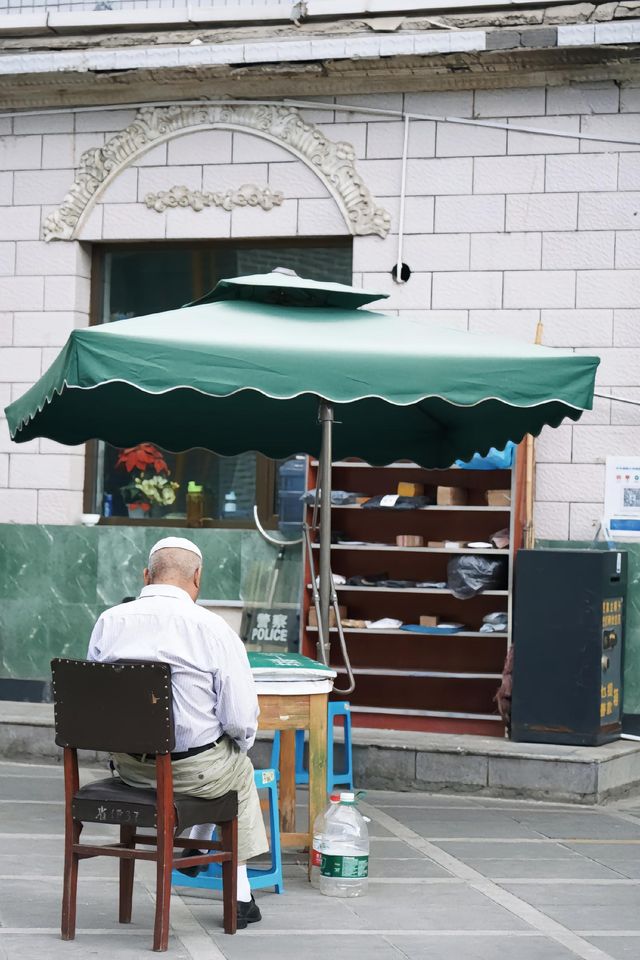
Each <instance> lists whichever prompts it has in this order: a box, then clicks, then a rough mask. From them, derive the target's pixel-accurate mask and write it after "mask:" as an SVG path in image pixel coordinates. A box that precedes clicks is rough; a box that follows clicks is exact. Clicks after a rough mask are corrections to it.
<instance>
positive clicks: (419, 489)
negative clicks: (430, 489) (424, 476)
mask: <svg viewBox="0 0 640 960" xmlns="http://www.w3.org/2000/svg"><path fill="white" fill-rule="evenodd" d="M423 495H424V484H423V483H406V482H405V481H404V480H401V481H400V483H399V484H398V496H399V497H422V496H423Z"/></svg>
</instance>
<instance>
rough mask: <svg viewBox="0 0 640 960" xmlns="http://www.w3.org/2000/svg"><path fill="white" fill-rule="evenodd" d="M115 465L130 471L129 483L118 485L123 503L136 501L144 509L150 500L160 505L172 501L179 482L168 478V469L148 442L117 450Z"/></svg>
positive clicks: (148, 505)
mask: <svg viewBox="0 0 640 960" xmlns="http://www.w3.org/2000/svg"><path fill="white" fill-rule="evenodd" d="M116 467H124V469H125V470H126V471H127V473H129V474H131V475H132V476H131V478H130V480H129V483H128V484H127V485H126V486H125V487H121V488H120V492H121V494H122V498H123V500H124V502H125V503H128V504H129V503H138V504H140V506H141V507H142V508H143V509H147V510H148V509H149V508H150V506H151V504H154V503H155V504H159V505H161V506H164V507H167V506H170V505H171V504H172V503H175V499H176V490H177V489H178V487H179V484H177V483H175V482H172V481H171V480H169V479H168V478H169V476H170V474H171V471H170V470H169V467H168V465H167V462H166V460H165V459H164V457H163V455H162V453H161V452H160V450H158V448H157V447H155V446H154V445H153V444H152V443H139V444H138V445H137V446H135V447H127V448H126V449H125V450H121V451H120V454H119V456H118V459H117V460H116ZM135 473H137V476H134V475H133V474H135Z"/></svg>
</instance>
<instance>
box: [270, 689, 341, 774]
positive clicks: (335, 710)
mask: <svg viewBox="0 0 640 960" xmlns="http://www.w3.org/2000/svg"><path fill="white" fill-rule="evenodd" d="M336 717H344V757H345V763H346V770H341V771H337V772H336V770H334V766H333V725H334V721H335V718H336ZM271 766H272V767H273V769H274V770H276V771H278V768H279V766H280V732H279V731H278V730H276V731H275V733H274V735H273V746H272V748H271ZM277 775H278V776H279V773H278V774H277ZM301 783H309V771H308V770H306V769H305V766H304V730H296V784H301ZM338 785H340V786H343V787H348V788H349V789H350V790H353V751H352V746H351V706H350V704H349V703H348V701H346V700H335V701H333V702H332V701H330V702H329V708H328V711H327V793H331V791H332V790H333V788H334V787H336V786H338Z"/></svg>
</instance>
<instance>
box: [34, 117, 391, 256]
mask: <svg viewBox="0 0 640 960" xmlns="http://www.w3.org/2000/svg"><path fill="white" fill-rule="evenodd" d="M202 128H207V129H225V130H239V131H242V132H244V133H253V134H255V135H256V136H259V137H264V138H265V139H267V140H271V141H272V142H273V143H277V144H279V145H280V146H282V147H285V149H287V150H289V151H290V153H292V154H293V155H294V156H296V157H298V158H299V159H300V160H302V161H303V162H304V163H306V164H307V166H309V167H310V168H311V169H312V170H313V171H314V172H315V173H316V174H317V176H318V177H319V178H320V179H321V180H322V182H323V183H324V184H325V186H326V187H327V190H328V191H329V192H330V193H331V195H332V196H333V198H334V199H335V201H336V203H337V204H338V206H339V207H340V210H341V212H342V215H343V216H344V218H345V221H346V223H347V226H348V227H349V230H350V232H351V233H352V234H354V235H357V236H364V235H366V234H377V235H378V236H380V237H385V236H386V235H387V233H388V232H389V227H390V224H391V218H390V216H389V214H388V213H387V211H386V210H384V209H383V208H382V207H378V206H376V203H375V200H374V198H373V197H372V196H371V193H370V192H369V190H368V188H367V186H366V185H365V183H364V181H363V179H362V177H361V176H360V175H359V174H358V171H357V170H356V166H355V151H354V149H353V147H352V146H351V144H349V143H344V142H339V143H336V142H334V141H332V140H329V138H328V137H327V136H325V134H324V133H323V132H322V131H320V130H319V129H318V127H316V126H315V125H314V124H313V123H307V122H306V121H305V120H303V118H302V116H301V115H300V113H299V111H298V110H296V109H294V108H292V107H285V106H280V105H278V104H255V105H254V104H250V105H242V104H233V103H229V104H222V105H214V104H206V103H197V104H193V105H189V106H171V107H143V108H142V109H141V110H139V111H138V113H137V115H136V118H135V120H134V121H133V123H131V124H130V125H129V126H128V127H126V129H124V130H122V131H121V132H120V133H116V134H115V135H114V136H113V137H111V138H110V139H109V140H107V142H106V143H105V144H104V146H102V147H96V148H94V149H91V150H87V151H85V153H83V154H82V157H81V159H80V167H79V169H78V171H77V173H76V178H75V180H74V182H73V184H72V186H71V189H70V190H69V193H68V194H67V196H66V197H65V199H64V200H63V202H62V204H61V205H60V206H59V207H58V209H57V210H56V211H55V213H52V214H51V215H50V216H48V217H47V218H46V220H45V221H44V224H43V236H44V239H45V240H54V239H56V240H73V239H74V238H75V237H76V235H77V233H78V231H79V229H80V228H81V226H82V223H83V220H84V219H85V217H86V216H87V214H88V212H89V210H90V209H91V207H92V206H93V204H94V203H95V202H96V200H97V199H98V197H99V196H100V194H101V193H102V192H103V190H104V189H105V188H106V187H107V186H108V185H109V183H111V181H112V180H114V179H115V177H116V176H117V175H118V173H120V171H121V170H123V169H125V167H127V166H128V165H129V164H131V163H133V162H134V161H135V160H137V159H138V157H140V156H142V154H144V153H145V152H146V151H147V150H149V149H150V148H151V147H153V146H156V145H157V144H158V143H162V142H164V141H165V140H170V139H171V138H173V137H176V136H180V135H181V134H185V133H189V132H191V131H194V130H198V129H202Z"/></svg>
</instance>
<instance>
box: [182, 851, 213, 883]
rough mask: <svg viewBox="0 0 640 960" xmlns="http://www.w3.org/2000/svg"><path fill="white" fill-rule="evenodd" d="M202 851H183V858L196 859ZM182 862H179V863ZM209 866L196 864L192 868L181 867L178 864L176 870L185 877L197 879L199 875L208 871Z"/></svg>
mask: <svg viewBox="0 0 640 960" xmlns="http://www.w3.org/2000/svg"><path fill="white" fill-rule="evenodd" d="M201 853H202V850H183V851H182V854H181V856H183V857H196V856H198V854H201ZM179 862H180V861H178V863H179ZM207 866H208V864H206V863H201V864H197V863H195V864H194V865H193V866H192V867H179V866H178V865H177V864H176V870H177V871H178V873H184V875H185V877H197V876H198V874H200V873H202V871H203V870H206V869H207Z"/></svg>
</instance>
